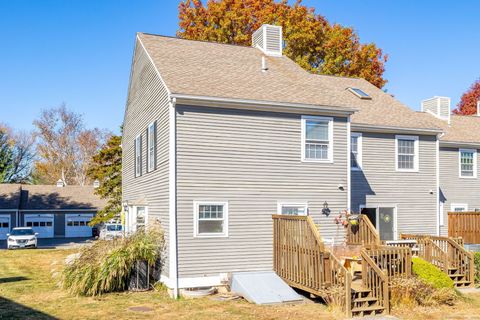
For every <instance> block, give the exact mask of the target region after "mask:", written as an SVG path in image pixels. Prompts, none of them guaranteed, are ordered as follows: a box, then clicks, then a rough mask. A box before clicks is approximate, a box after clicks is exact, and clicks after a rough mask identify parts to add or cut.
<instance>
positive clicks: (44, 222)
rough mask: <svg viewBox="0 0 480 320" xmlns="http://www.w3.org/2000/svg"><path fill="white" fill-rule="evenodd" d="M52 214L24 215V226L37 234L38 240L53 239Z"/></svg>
mask: <svg viewBox="0 0 480 320" xmlns="http://www.w3.org/2000/svg"><path fill="white" fill-rule="evenodd" d="M54 220H55V218H54V216H53V214H49V213H45V214H26V215H25V226H26V227H31V228H32V229H33V231H35V232H36V233H38V238H53V223H54Z"/></svg>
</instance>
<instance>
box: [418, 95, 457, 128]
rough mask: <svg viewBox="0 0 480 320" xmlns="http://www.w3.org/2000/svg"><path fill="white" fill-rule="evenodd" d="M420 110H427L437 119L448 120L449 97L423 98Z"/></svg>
mask: <svg viewBox="0 0 480 320" xmlns="http://www.w3.org/2000/svg"><path fill="white" fill-rule="evenodd" d="M422 111H423V112H429V113H431V114H433V115H434V116H435V117H437V118H439V119H442V120H446V121H448V122H450V98H449V97H437V96H435V97H433V98H430V99H426V100H423V101H422Z"/></svg>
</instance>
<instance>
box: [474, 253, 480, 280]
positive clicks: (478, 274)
mask: <svg viewBox="0 0 480 320" xmlns="http://www.w3.org/2000/svg"><path fill="white" fill-rule="evenodd" d="M474 261H475V283H479V284H480V252H475V253H474Z"/></svg>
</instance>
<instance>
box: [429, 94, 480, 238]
mask: <svg viewBox="0 0 480 320" xmlns="http://www.w3.org/2000/svg"><path fill="white" fill-rule="evenodd" d="M477 108H478V111H477V114H476V115H471V116H462V115H451V112H450V99H449V98H447V97H433V98H431V99H427V100H424V101H422V111H424V112H425V113H429V114H431V115H434V116H435V117H436V118H437V119H439V121H438V122H439V125H440V126H441V127H442V129H443V131H444V134H442V135H441V137H440V149H439V150H440V158H439V165H440V199H439V201H440V202H439V207H440V217H439V220H440V233H441V234H442V235H447V234H448V225H447V224H448V215H447V213H448V212H450V211H478V210H480V180H479V179H480V177H479V169H478V165H477V164H478V149H480V117H479V115H480V102H479V104H478V107H477Z"/></svg>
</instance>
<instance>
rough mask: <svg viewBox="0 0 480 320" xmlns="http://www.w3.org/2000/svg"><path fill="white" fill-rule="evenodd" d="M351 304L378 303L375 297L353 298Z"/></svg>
mask: <svg viewBox="0 0 480 320" xmlns="http://www.w3.org/2000/svg"><path fill="white" fill-rule="evenodd" d="M352 301H353V302H375V301H378V299H377V298H375V297H364V298H355V299H353V300H352Z"/></svg>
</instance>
